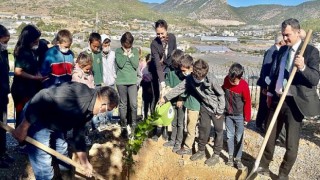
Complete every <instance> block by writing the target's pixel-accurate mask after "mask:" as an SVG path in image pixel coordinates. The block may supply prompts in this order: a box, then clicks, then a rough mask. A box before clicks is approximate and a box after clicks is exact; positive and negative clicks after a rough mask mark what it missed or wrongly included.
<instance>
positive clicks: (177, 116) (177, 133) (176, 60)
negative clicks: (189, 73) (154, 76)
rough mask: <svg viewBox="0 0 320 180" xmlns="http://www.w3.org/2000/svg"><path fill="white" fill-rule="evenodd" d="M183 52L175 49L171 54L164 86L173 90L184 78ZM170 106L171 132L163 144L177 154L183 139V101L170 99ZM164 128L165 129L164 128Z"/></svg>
mask: <svg viewBox="0 0 320 180" xmlns="http://www.w3.org/2000/svg"><path fill="white" fill-rule="evenodd" d="M183 55H184V53H183V51H181V50H179V49H176V50H174V51H173V52H172V56H171V57H172V68H171V69H170V71H169V72H168V73H166V77H165V82H166V86H169V87H170V88H174V87H175V86H177V85H178V84H179V83H180V82H181V81H182V80H183V79H184V78H185V76H184V75H183V74H182V73H181V71H180V62H181V59H182V58H184V56H183ZM170 101H171V104H172V105H173V109H174V119H173V121H172V124H171V125H172V132H171V136H170V141H168V142H166V143H164V144H163V146H165V147H173V149H172V152H177V151H178V150H179V149H180V148H181V144H182V139H183V124H184V112H185V108H184V107H183V101H182V98H181V97H176V98H174V99H171V100H170ZM164 128H166V127H164Z"/></svg>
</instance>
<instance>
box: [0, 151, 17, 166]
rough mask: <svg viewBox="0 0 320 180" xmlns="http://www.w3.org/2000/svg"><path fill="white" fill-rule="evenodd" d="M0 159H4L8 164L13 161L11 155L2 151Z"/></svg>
mask: <svg viewBox="0 0 320 180" xmlns="http://www.w3.org/2000/svg"><path fill="white" fill-rule="evenodd" d="M0 159H1V161H4V162H6V163H8V164H11V163H13V162H14V161H15V159H14V158H13V157H11V156H10V155H9V154H7V153H4V154H3V155H1V158H0Z"/></svg>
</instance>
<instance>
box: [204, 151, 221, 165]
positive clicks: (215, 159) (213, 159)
mask: <svg viewBox="0 0 320 180" xmlns="http://www.w3.org/2000/svg"><path fill="white" fill-rule="evenodd" d="M204 163H205V164H206V165H208V166H214V165H216V164H217V163H219V155H217V154H213V155H212V156H211V158H209V159H207V160H206V161H205V162H204Z"/></svg>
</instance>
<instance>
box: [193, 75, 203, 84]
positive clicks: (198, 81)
mask: <svg viewBox="0 0 320 180" xmlns="http://www.w3.org/2000/svg"><path fill="white" fill-rule="evenodd" d="M192 77H193V80H194V82H195V83H197V84H200V83H203V82H204V78H203V79H201V80H198V79H196V78H195V77H194V76H192Z"/></svg>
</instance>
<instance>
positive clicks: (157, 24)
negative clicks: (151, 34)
mask: <svg viewBox="0 0 320 180" xmlns="http://www.w3.org/2000/svg"><path fill="white" fill-rule="evenodd" d="M154 27H155V29H157V28H158V27H163V28H164V29H166V30H167V29H168V24H167V22H166V21H165V20H163V19H159V20H158V21H157V22H155V23H154Z"/></svg>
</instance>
